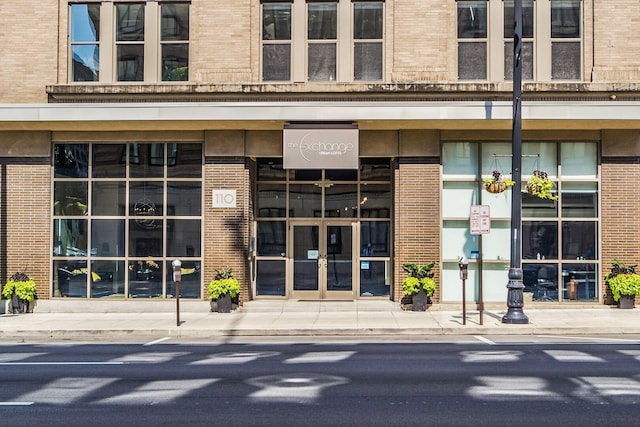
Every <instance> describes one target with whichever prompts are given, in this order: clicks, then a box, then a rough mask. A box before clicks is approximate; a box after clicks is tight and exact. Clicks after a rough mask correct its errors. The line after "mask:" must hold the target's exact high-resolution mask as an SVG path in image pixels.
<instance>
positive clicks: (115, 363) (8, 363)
mask: <svg viewBox="0 0 640 427" xmlns="http://www.w3.org/2000/svg"><path fill="white" fill-rule="evenodd" d="M124 364H125V362H0V366H57V365H61V366H64V365H124Z"/></svg>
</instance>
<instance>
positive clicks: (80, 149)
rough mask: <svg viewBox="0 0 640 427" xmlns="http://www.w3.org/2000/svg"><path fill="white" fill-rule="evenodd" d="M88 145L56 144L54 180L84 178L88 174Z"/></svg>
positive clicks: (54, 149) (54, 150) (54, 151)
mask: <svg viewBox="0 0 640 427" xmlns="http://www.w3.org/2000/svg"><path fill="white" fill-rule="evenodd" d="M88 160H89V145H87V144H56V145H55V146H54V148H53V170H54V174H55V177H56V178H86V177H87V176H88V174H89V162H88Z"/></svg>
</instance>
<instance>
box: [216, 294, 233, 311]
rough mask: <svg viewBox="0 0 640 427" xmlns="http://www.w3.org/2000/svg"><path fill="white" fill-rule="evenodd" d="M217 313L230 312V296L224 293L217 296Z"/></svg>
mask: <svg viewBox="0 0 640 427" xmlns="http://www.w3.org/2000/svg"><path fill="white" fill-rule="evenodd" d="M217 302H218V313H231V296H230V295H224V296H221V297H220V298H218V301H217Z"/></svg>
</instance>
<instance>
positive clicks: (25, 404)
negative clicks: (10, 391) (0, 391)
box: [0, 402, 35, 406]
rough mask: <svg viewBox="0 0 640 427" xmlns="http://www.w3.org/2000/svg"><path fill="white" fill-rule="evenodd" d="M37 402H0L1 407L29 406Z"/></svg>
mask: <svg viewBox="0 0 640 427" xmlns="http://www.w3.org/2000/svg"><path fill="white" fill-rule="evenodd" d="M34 403H35V402H0V406H29V405H33V404H34Z"/></svg>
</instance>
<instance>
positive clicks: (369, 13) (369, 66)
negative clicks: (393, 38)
mask: <svg viewBox="0 0 640 427" xmlns="http://www.w3.org/2000/svg"><path fill="white" fill-rule="evenodd" d="M383 5H384V4H383V3H382V2H357V3H353V39H354V45H353V78H354V80H381V79H382V38H383V36H382V34H383V27H382V23H383Z"/></svg>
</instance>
